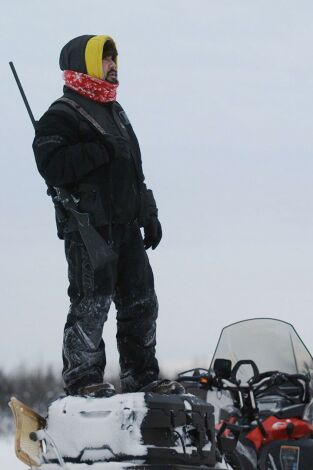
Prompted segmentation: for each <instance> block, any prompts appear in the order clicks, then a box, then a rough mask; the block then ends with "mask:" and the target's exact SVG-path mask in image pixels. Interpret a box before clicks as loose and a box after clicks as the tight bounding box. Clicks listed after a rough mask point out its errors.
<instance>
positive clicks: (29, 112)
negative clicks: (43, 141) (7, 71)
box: [9, 62, 36, 129]
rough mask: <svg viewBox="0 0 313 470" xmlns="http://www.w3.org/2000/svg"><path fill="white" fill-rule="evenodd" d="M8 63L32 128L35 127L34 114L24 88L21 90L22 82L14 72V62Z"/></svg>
mask: <svg viewBox="0 0 313 470" xmlns="http://www.w3.org/2000/svg"><path fill="white" fill-rule="evenodd" d="M9 65H10V67H11V70H12V73H13V75H14V78H15V81H16V83H17V86H18V88H19V90H20V92H21V95H22V98H23V101H24V104H25V106H26V109H27V111H28V114H29V117H30V119H31V122H32V124H33V126H34V129H35V127H36V121H35V118H34V115H33V113H32V110H31V109H30V106H29V103H28V101H27V98H26V95H25V93H24V90H23V87H22V84H21V82H20V79H19V78H18V75H17V72H16V70H15V67H14V64H13V62H9Z"/></svg>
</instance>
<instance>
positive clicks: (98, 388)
mask: <svg viewBox="0 0 313 470" xmlns="http://www.w3.org/2000/svg"><path fill="white" fill-rule="evenodd" d="M115 394H116V391H115V388H114V385H112V384H110V383H109V382H104V383H98V384H91V385H86V386H85V387H81V388H79V389H78V390H77V393H76V394H75V395H79V396H82V397H91V398H109V397H112V396H113V395H115Z"/></svg>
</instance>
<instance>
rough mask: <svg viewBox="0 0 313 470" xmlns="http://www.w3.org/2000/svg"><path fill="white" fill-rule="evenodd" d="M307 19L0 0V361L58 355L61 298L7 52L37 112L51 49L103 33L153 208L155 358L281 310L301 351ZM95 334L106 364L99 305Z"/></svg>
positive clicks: (55, 250)
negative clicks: (115, 59)
mask: <svg viewBox="0 0 313 470" xmlns="http://www.w3.org/2000/svg"><path fill="white" fill-rule="evenodd" d="M312 21H313V3H312V1H311V0H308V1H306V0H301V1H300V2H296V1H288V0H285V1H280V0H275V1H274V2H273V1H269V0H262V2H260V1H257V0H195V1H194V2H190V1H185V0H170V1H169V0H157V1H151V0H149V1H147V0H132V1H131V2H130V1H128V0H124V1H123V0H114V2H112V1H107V0H101V1H100V0H89V1H88V2H86V1H82V0H75V1H74V0H66V1H63V0H53V1H50V0H45V1H42V0H36V1H35V0H28V1H25V0H11V1H10V2H5V3H3V4H2V7H1V18H0V31H1V33H0V34H1V41H0V55H1V61H0V67H1V92H0V93H1V115H0V120H1V122H0V129H1V154H2V155H1V157H2V158H1V180H2V181H1V189H0V191H1V194H0V204H1V222H2V223H1V227H2V228H1V234H0V236H1V242H0V243H1V245H0V246H1V283H0V285H1V301H2V302H1V328H0V367H4V368H6V369H7V370H10V369H11V368H13V367H15V366H17V365H20V364H26V365H30V366H36V365H38V364H44V365H46V364H50V363H51V364H53V365H55V366H57V367H61V342H62V331H63V326H64V322H65V319H66V315H67V309H68V299H67V295H66V289H67V274H66V264H65V259H64V254H63V244H62V242H61V241H59V240H58V239H57V237H56V230H55V226H54V214H53V208H52V204H51V202H50V200H49V198H48V197H47V196H46V195H45V185H44V182H43V180H42V178H41V177H40V175H39V174H38V173H37V169H36V166H35V162H34V157H33V153H32V148H31V143H32V139H33V135H34V132H33V129H32V126H31V123H30V121H29V118H28V116H27V114H26V110H25V109H24V105H23V103H22V101H21V98H20V96H19V93H18V90H17V88H16V85H15V82H14V80H13V76H12V74H11V71H10V69H9V66H8V61H9V60H13V61H14V63H15V66H16V68H17V71H18V73H19V75H20V78H21V80H22V83H23V85H24V88H25V91H26V93H27V95H28V98H29V101H30V104H31V106H32V108H33V112H34V114H35V117H36V118H39V117H40V116H41V115H42V114H43V113H44V112H45V110H46V109H47V108H48V106H49V105H50V103H51V102H52V101H53V100H55V99H56V98H58V97H59V96H61V94H62V85H63V83H62V77H61V72H60V70H59V67H58V58H59V52H60V50H61V48H62V46H63V45H64V44H65V43H66V42H67V41H68V40H70V39H71V38H73V37H75V36H79V35H82V34H110V35H112V36H113V38H115V40H116V42H117V45H118V49H119V78H120V87H119V90H118V100H119V101H120V103H121V104H122V106H123V107H124V108H125V110H126V112H127V114H128V116H129V118H130V120H131V122H132V124H133V127H134V129H135V132H136V133H137V136H138V139H139V141H140V144H141V149H142V154H143V165H144V171H145V175H146V181H147V184H148V186H149V187H151V188H152V189H153V191H154V193H155V197H156V199H157V203H158V206H159V214H160V220H161V222H162V225H163V233H164V238H163V240H162V243H161V244H160V246H159V248H158V249H157V250H156V251H155V252H153V253H151V256H150V260H151V264H152V266H153V269H154V275H155V281H156V290H157V294H158V297H159V303H160V314H159V321H158V347H157V349H158V356H159V358H160V362H161V364H164V363H166V362H168V361H171V362H172V361H173V362H177V361H182V362H184V361H186V360H187V359H189V358H195V359H196V360H198V361H199V365H202V366H207V365H208V363H209V357H210V356H211V354H212V352H213V349H214V346H215V344H216V342H217V339H218V335H219V331H220V329H221V328H222V327H223V326H225V325H226V324H228V323H231V322H234V321H237V320H240V319H243V318H249V317H254V316H271V317H276V318H281V319H285V320H287V321H290V322H292V323H293V324H294V326H295V328H296V329H297V330H298V332H299V334H300V335H301V336H302V337H303V339H304V340H305V342H306V343H307V345H308V347H309V348H311V350H313V328H312V315H313V247H312V240H313V222H312V214H313V186H312V172H313V163H312V122H313V119H312V117H313V116H312V114H313V111H312V109H313V108H312V105H313V95H312V85H313V79H312V77H313V61H312V44H313V29H312ZM104 339H105V341H106V343H107V353H108V362H109V363H110V364H112V365H113V364H116V362H117V351H116V346H115V312H114V310H113V309H112V310H111V311H110V319H109V322H108V324H107V325H106V326H105V331H104ZM200 362H201V364H200Z"/></svg>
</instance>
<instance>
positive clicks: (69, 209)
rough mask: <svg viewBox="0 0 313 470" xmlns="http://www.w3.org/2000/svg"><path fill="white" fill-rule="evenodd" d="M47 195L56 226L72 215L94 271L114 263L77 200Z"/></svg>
mask: <svg viewBox="0 0 313 470" xmlns="http://www.w3.org/2000/svg"><path fill="white" fill-rule="evenodd" d="M9 65H10V67H11V70H12V73H13V75H14V78H15V81H16V83H17V86H18V88H19V90H20V93H21V95H22V98H23V101H24V104H25V106H26V109H27V112H28V115H29V117H30V119H31V122H32V124H33V127H34V129H35V130H36V124H37V122H36V120H35V118H34V115H33V113H32V110H31V108H30V106H29V103H28V100H27V98H26V95H25V93H24V90H23V87H22V85H21V82H20V79H19V77H18V75H17V72H16V70H15V67H14V64H13V62H9ZM47 194H48V195H49V196H51V198H52V201H53V204H54V207H55V212H56V218H57V225H58V226H59V225H61V226H64V224H65V223H66V222H67V220H68V214H69V213H70V214H72V215H73V217H74V218H75V220H76V222H77V227H78V231H79V233H80V236H81V238H82V240H83V243H84V245H85V248H86V250H87V252H88V255H89V259H90V263H91V265H92V267H93V269H94V271H97V270H100V269H103V268H104V267H105V266H106V265H107V264H108V263H110V262H112V261H114V260H115V259H116V258H117V255H116V253H115V252H114V251H113V250H112V248H111V247H110V245H109V244H108V243H107V242H106V241H105V240H104V239H103V238H102V236H101V235H100V234H99V232H97V230H96V229H95V227H94V226H93V225H91V223H90V216H89V214H88V213H87V212H80V211H79V210H78V209H77V208H78V203H79V200H77V199H76V198H75V197H74V196H73V195H72V194H71V193H70V192H69V191H68V190H67V189H65V188H64V187H59V186H58V187H56V186H55V187H54V186H49V185H48V190H47Z"/></svg>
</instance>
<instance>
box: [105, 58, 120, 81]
mask: <svg viewBox="0 0 313 470" xmlns="http://www.w3.org/2000/svg"><path fill="white" fill-rule="evenodd" d="M102 67H103V77H102V78H103V80H107V81H108V82H110V83H117V67H116V63H115V62H114V60H113V57H112V56H111V55H109V56H107V57H104V58H103V59H102Z"/></svg>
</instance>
